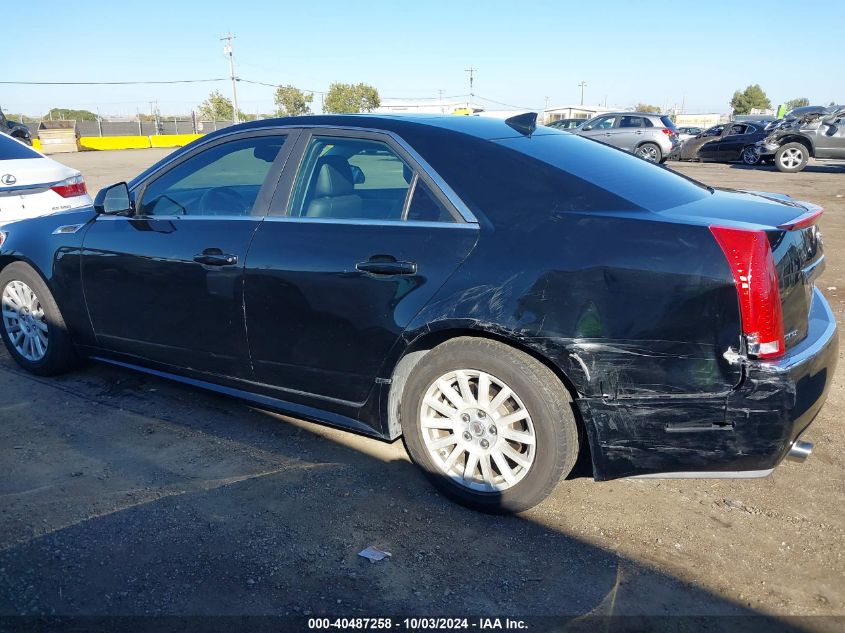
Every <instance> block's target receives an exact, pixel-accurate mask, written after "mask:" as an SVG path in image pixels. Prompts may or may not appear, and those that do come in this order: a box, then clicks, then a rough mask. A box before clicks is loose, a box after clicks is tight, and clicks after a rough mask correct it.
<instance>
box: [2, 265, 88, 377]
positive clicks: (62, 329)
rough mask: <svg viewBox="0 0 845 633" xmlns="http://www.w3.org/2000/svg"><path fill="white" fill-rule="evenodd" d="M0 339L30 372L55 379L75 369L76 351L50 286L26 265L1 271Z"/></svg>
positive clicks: (16, 359)
mask: <svg viewBox="0 0 845 633" xmlns="http://www.w3.org/2000/svg"><path fill="white" fill-rule="evenodd" d="M0 302H2V315H0V337H2V339H3V343H4V345H5V346H6V349H7V350H8V351H9V355H10V356H11V357H12V358H13V359H14V360H15V362H16V363H17V364H18V365H20V366H21V367H23V368H24V369H25V370H27V371H28V372H31V373H33V374H37V375H39V376H55V375H57V374H62V373H65V372H66V371H69V370H70V369H72V368H73V367H74V366H75V365H76V363H77V356H76V351H75V349H74V347H73V342H72V341H71V339H70V334H68V331H67V327H66V326H65V322H64V319H63V318H62V314H61V312H60V311H59V307H58V306H57V305H56V301H55V300H54V299H53V295H52V294H51V293H50V290H49V289H48V288H47V284H45V283H44V280H43V279H41V277H40V275H39V274H38V273H37V272H35V270H34V269H33V268H32V267H31V266H30V265H29V264H25V263H23V262H14V263H12V264H9V265H8V266H6V267H5V268H4V269H3V270H2V271H0Z"/></svg>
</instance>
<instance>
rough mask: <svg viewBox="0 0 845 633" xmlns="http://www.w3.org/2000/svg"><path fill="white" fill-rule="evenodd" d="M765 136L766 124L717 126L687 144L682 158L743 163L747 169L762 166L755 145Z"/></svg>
mask: <svg viewBox="0 0 845 633" xmlns="http://www.w3.org/2000/svg"><path fill="white" fill-rule="evenodd" d="M766 134H767V132H766V123H764V122H750V121H743V122H739V123H736V122H734V123H723V124H720V125H714V126H713V127H710V128H707V129H706V130H704V131H703V132H702V133H700V134H698V135H697V136H695V137H693V138H691V139H687V140H686V141H684V142H683V144H682V145H681V148H680V152H679V158H680V160H701V161H709V162H718V163H730V162H734V161H740V160H741V161H742V162H743V163H745V164H746V165H756V164H757V163H759V162H760V154H759V153H758V151H757V145H756V144H757V141H759V140H760V139H762V138H765V136H766Z"/></svg>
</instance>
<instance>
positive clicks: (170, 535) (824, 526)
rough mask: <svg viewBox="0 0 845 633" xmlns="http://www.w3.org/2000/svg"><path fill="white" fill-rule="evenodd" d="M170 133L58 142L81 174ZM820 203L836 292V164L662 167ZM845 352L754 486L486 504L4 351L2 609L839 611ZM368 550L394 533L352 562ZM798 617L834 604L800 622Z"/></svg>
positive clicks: (114, 372) (625, 487)
mask: <svg viewBox="0 0 845 633" xmlns="http://www.w3.org/2000/svg"><path fill="white" fill-rule="evenodd" d="M167 152H168V150H136V151H125V152H101V153H94V152H91V153H85V154H75V155H64V156H59V157H58V158H59V160H61V161H63V162H65V163H67V164H69V165H72V166H75V167H77V168H79V169H81V170H82V172H83V174H84V175H85V178H86V180H87V182H88V183H89V188H90V189H91V190H92V192H93V191H96V190H97V189H98V188H99V187H101V186H103V185H105V184H108V183H110V182H114V181H118V180H122V179H128V178H130V177H131V176H133V175H134V174H135V173H137V172H138V171H140V170H141V169H142V168H143V167H145V166H147V165H149V164H151V163H152V162H154V161H155V160H158V159H159V158H160V157H161V156H164V155H166V154H167ZM673 167H674V168H676V169H677V170H678V171H680V172H681V173H684V174H687V175H689V176H692V177H694V178H696V179H699V180H701V181H703V182H705V183H707V184H711V185H715V186H727V187H737V188H745V189H752V190H762V191H767V190H768V191H782V192H786V193H789V194H791V195H793V196H796V197H800V198H803V199H807V200H811V201H813V202H817V203H820V204H822V205H823V206H824V207H825V208H826V213H825V216H824V218H823V220H822V222H821V226H822V232H823V235H824V239H825V246H826V251H827V257H828V265H827V270H826V272H825V273H824V275H823V276H822V278H821V281H820V286H821V287H822V289H823V290H824V292H825V294H826V295H827V296H828V298H829V300H830V302H831V305H832V306H833V309H834V311H835V312H836V314H837V317H838V318H839V319H840V322H841V319H842V314H843V307H845V292H844V291H845V256H843V250H845V198H843V197H842V196H843V194H845V166H842V165H839V166H836V165H833V164H821V163H815V164H812V165H811V166H809V167H808V168H807V170H805V171H804V172H803V173H800V174H789V175H788V174H781V173H779V172H777V171H775V170H774V169H772V168H759V169H750V168H745V167H741V166H738V165H702V164H682V165H673ZM843 367H845V363H842V362H841V361H840V365H839V371H838V372H837V375H836V376H835V378H834V385H833V388H832V390H831V393H830V396H829V399H828V403H827V406H826V407H825V408H824V410H823V411H822V413H821V415H820V416H819V418H818V419H817V420H816V423H815V424H814V426H812V427H811V429H810V431H809V433H808V435H807V439H808V440H809V441H812V442H814V443H815V445H816V449H815V452H814V454H813V456H812V457H811V458H810V460H808V461H807V462H806V463H805V464H794V463H786V464H783V465H782V466H781V467H780V468H778V469H777V470H776V471H775V473H774V474H773V475H772V476H771V477H768V478H766V479H762V480H752V481H720V480H710V481H704V480H700V481H684V480H675V481H673V480H664V481H656V480H619V481H611V482H604V483H596V482H593V481H592V480H591V479H590V478H589V476H588V472H587V470H586V469H585V468H583V465H582V467H580V468H579V469H578V471H577V472H576V474H575V475H573V476H572V477H571V478H570V480H569V481H567V482H565V483H563V484H562V485H560V486H559V487H558V488H557V490H556V491H555V493H554V494H553V496H552V497H551V498H550V499H549V500H547V501H546V502H545V503H543V504H542V505H540V506H539V507H537V508H535V509H533V510H531V511H529V512H526V513H524V514H522V515H520V516H517V517H489V516H484V515H480V514H477V513H474V512H471V511H468V510H464V509H462V508H460V507H458V506H456V505H454V504H452V503H450V502H448V501H446V500H445V499H443V498H442V497H440V496H439V495H438V494H437V493H435V492H434V491H433V490H432V488H430V487H429V485H428V484H427V483H426V482H425V481H424V480H423V477H422V476H421V475H420V473H419V472H417V469H416V468H415V467H413V466H412V465H411V464H410V463H409V462H408V458H407V456H406V455H405V452H404V450H403V448H402V444H401V442H397V443H394V444H384V443H381V442H377V441H374V440H370V439H364V438H361V437H357V436H354V435H351V434H347V433H343V432H339V431H334V430H330V429H326V428H322V427H319V426H315V425H312V424H308V423H305V422H302V421H298V420H293V419H289V418H286V417H284V416H280V415H276V414H273V413H268V412H266V411H263V410H260V409H256V408H254V407H251V406H247V405H245V404H243V403H241V402H239V401H236V400H232V399H227V398H224V397H221V396H216V395H213V394H208V393H205V392H201V391H198V390H194V389H191V388H189V387H186V386H181V385H177V384H172V383H169V382H166V381H163V380H159V379H156V378H151V377H147V376H142V375H137V374H134V373H131V372H129V371H123V370H120V369H116V368H111V367H104V366H100V365H95V364H91V365H88V366H86V367H84V368H82V369H81V370H79V371H77V372H75V373H73V374H71V375H67V376H64V377H62V378H59V379H53V380H46V379H40V378H36V377H33V376H29V375H27V374H24V373H22V372H21V371H19V370H18V368H17V366H16V365H15V364H14V363H13V362H12V360H11V359H10V358H9V357H8V355H7V354H6V352H5V349H3V350H2V352H0V381H2V390H0V466H2V472H0V615H13V614H45V615H50V614H66V615H113V614H137V615H142V614H179V615H184V614H229V615H240V614H291V615H297V614H300V615H309V614H334V615H344V616H367V615H368V616H375V615H380V614H412V613H413V614H429V615H449V614H451V615H455V614H463V615H469V614H477V615H486V614H498V615H502V616H504V615H540V614H555V615H557V614H568V615H581V614H588V613H589V614H632V613H633V614H654V615H664V614H678V613H680V614H751V613H756V614H767V615H773V616H778V617H781V616H785V615H800V616H810V615H815V616H830V615H839V616H843V615H845V560H843V542H845V539H844V538H843V537H845V478H843V472H845V450H843V446H845V428H843V424H842V418H843V411H845V385H843ZM369 545H375V546H377V547H380V548H382V549H385V550H387V551H390V552H392V554H393V556H392V558H391V559H390V560H388V561H385V562H381V563H369V562H367V561H366V560H364V559H362V558H360V557H358V556H357V553H358V552H359V551H360V550H362V549H364V548H365V547H367V546H369ZM794 624H795V626H798V627H799V628H801V629H805V630H831V631H832V630H837V629H838V630H841V628H839V627H841V626H842V624H843V620H841V619H840V620H834V619H829V618H806V619H801V620H797V621H795V622H794Z"/></svg>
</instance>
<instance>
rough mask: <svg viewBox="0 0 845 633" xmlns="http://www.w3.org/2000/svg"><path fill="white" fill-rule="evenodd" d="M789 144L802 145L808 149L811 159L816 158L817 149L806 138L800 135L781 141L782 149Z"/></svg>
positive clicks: (787, 137) (793, 135)
mask: <svg viewBox="0 0 845 633" xmlns="http://www.w3.org/2000/svg"><path fill="white" fill-rule="evenodd" d="M787 143H800V144H801V145H803V146H804V147H806V148H807V151H808V152H809V153H810V157H811V158H815V157H816V148H815V147H813V143H812V141H810V139H808V138H807V137H806V136H801V135H800V134H790V135H789V136H786V137H784V138H783V139H782V140H781V143H780V147H783V146H784V145H786V144H787ZM780 147H779V148H778V149H780Z"/></svg>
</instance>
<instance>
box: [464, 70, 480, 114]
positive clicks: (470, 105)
mask: <svg viewBox="0 0 845 633" xmlns="http://www.w3.org/2000/svg"><path fill="white" fill-rule="evenodd" d="M477 71H478V69H477V68H473V67H472V66H470V67H469V68H467V69H466V70H464V72H465V73H469V109H470V110H472V101H473V97H474V96H475V94H473V92H472V82H473V80H474V79H475V73H476V72H477Z"/></svg>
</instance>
